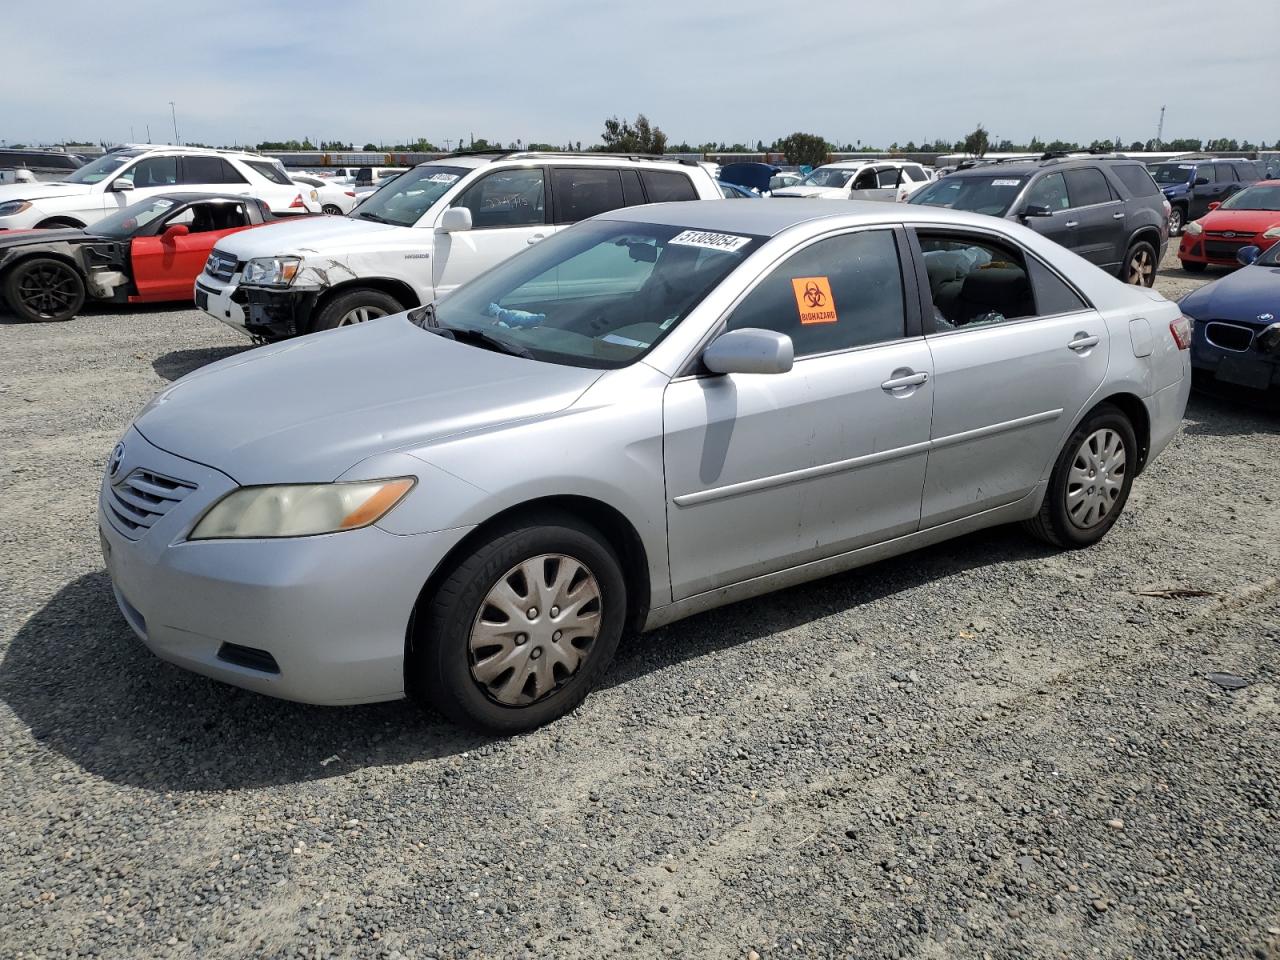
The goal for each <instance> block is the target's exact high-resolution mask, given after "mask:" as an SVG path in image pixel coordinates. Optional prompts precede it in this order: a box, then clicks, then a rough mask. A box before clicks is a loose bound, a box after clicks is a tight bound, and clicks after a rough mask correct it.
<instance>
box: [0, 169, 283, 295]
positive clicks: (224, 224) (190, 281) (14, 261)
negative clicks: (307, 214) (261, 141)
mask: <svg viewBox="0 0 1280 960" xmlns="http://www.w3.org/2000/svg"><path fill="white" fill-rule="evenodd" d="M286 219H291V218H289V217H282V216H276V215H274V214H272V212H271V210H270V209H269V208H268V207H267V205H266V204H265V203H263V202H262V201H261V200H257V199H254V198H252V197H241V196H217V195H210V194H200V193H168V194H163V195H161V196H156V197H150V198H149V199H146V200H142V201H140V202H138V203H134V204H130V205H129V206H127V207H125V208H124V209H122V210H119V211H117V212H116V213H113V214H112V215H111V216H109V217H107V218H106V219H105V220H99V221H98V222H97V223H93V224H90V225H89V226H87V227H85V228H84V229H62V228H53V229H45V230H6V231H3V232H0V291H2V292H3V295H4V301H5V302H6V303H7V304H8V307H9V309H10V310H11V311H13V313H14V314H16V315H17V316H19V317H21V318H22V319H24V320H70V319H71V318H72V317H74V316H75V315H76V314H77V313H78V312H79V311H80V308H81V307H82V306H83V305H84V301H85V299H86V298H88V297H91V298H93V299H95V300H105V301H108V302H111V303H153V302H158V301H165V300H190V299H191V297H192V289H193V287H194V286H195V280H196V276H197V275H198V274H199V273H200V270H201V269H202V268H203V267H204V262H205V260H207V259H208V258H209V251H210V250H212V249H213V245H214V244H215V243H217V242H218V241H219V240H221V239H222V238H223V237H225V236H226V235H227V234H229V233H235V232H236V231H237V230H247V229H249V228H251V227H259V226H262V225H263V224H267V223H274V222H277V221H280V220H286Z"/></svg>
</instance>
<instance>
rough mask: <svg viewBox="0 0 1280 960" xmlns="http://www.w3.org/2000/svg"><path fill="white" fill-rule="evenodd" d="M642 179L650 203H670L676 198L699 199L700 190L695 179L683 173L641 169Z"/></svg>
mask: <svg viewBox="0 0 1280 960" xmlns="http://www.w3.org/2000/svg"><path fill="white" fill-rule="evenodd" d="M640 180H641V182H642V183H644V191H645V193H646V194H647V195H648V197H649V202H650V203H668V202H672V201H676V200H697V199H698V191H697V190H695V189H694V188H693V181H692V180H690V179H689V178H688V177H687V176H685V175H684V174H683V173H674V172H672V173H668V172H667V171H666V170H641V171H640Z"/></svg>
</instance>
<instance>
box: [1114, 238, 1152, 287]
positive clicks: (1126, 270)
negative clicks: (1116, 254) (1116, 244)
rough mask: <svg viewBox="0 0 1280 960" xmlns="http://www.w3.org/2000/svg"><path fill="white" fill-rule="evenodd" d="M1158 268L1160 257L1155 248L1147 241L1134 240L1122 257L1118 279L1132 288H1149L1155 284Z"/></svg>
mask: <svg viewBox="0 0 1280 960" xmlns="http://www.w3.org/2000/svg"><path fill="white" fill-rule="evenodd" d="M1159 266H1160V255H1159V254H1158V253H1156V248H1155V246H1154V245H1153V244H1152V243H1151V242H1150V241H1148V240H1135V241H1134V242H1133V243H1132V244H1130V245H1129V250H1128V251H1127V252H1126V253H1125V255H1124V264H1123V265H1122V266H1121V267H1120V279H1121V280H1123V281H1124V282H1125V283H1131V284H1133V285H1134V286H1143V287H1150V286H1153V285H1154V284H1155V282H1156V270H1157V269H1159Z"/></svg>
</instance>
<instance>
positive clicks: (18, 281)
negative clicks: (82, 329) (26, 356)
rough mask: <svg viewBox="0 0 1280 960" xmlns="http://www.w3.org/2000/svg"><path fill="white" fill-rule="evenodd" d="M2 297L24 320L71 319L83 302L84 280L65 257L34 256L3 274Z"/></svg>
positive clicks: (38, 321)
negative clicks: (60, 258)
mask: <svg viewBox="0 0 1280 960" xmlns="http://www.w3.org/2000/svg"><path fill="white" fill-rule="evenodd" d="M4 299H5V301H6V302H7V303H8V304H9V309H10V310H12V311H13V312H14V313H15V314H16V315H17V316H18V317H20V318H21V319H23V320H27V321H30V322H33V323H42V322H53V321H60V320H70V319H71V318H72V317H74V316H75V315H76V314H77V313H79V312H80V308H81V307H83V306H84V280H83V279H82V278H81V277H80V273H79V271H77V270H76V268H75V267H73V266H71V264H69V263H67V262H66V261H65V260H58V259H57V258H55V257H33V258H32V259H30V260H23V261H22V262H21V263H19V264H17V265H16V266H14V267H13V268H12V269H11V270H9V272H8V273H7V274H5V278H4Z"/></svg>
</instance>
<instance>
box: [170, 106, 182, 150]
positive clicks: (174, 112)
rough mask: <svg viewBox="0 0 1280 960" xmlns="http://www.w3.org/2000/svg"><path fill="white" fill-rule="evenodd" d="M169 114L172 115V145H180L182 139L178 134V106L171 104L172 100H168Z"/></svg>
mask: <svg viewBox="0 0 1280 960" xmlns="http://www.w3.org/2000/svg"><path fill="white" fill-rule="evenodd" d="M169 115H170V116H171V117H173V145H174V146H175V147H180V146H182V140H181V138H179V136H178V108H177V107H175V106H174V105H173V101H172V100H170V101H169Z"/></svg>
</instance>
